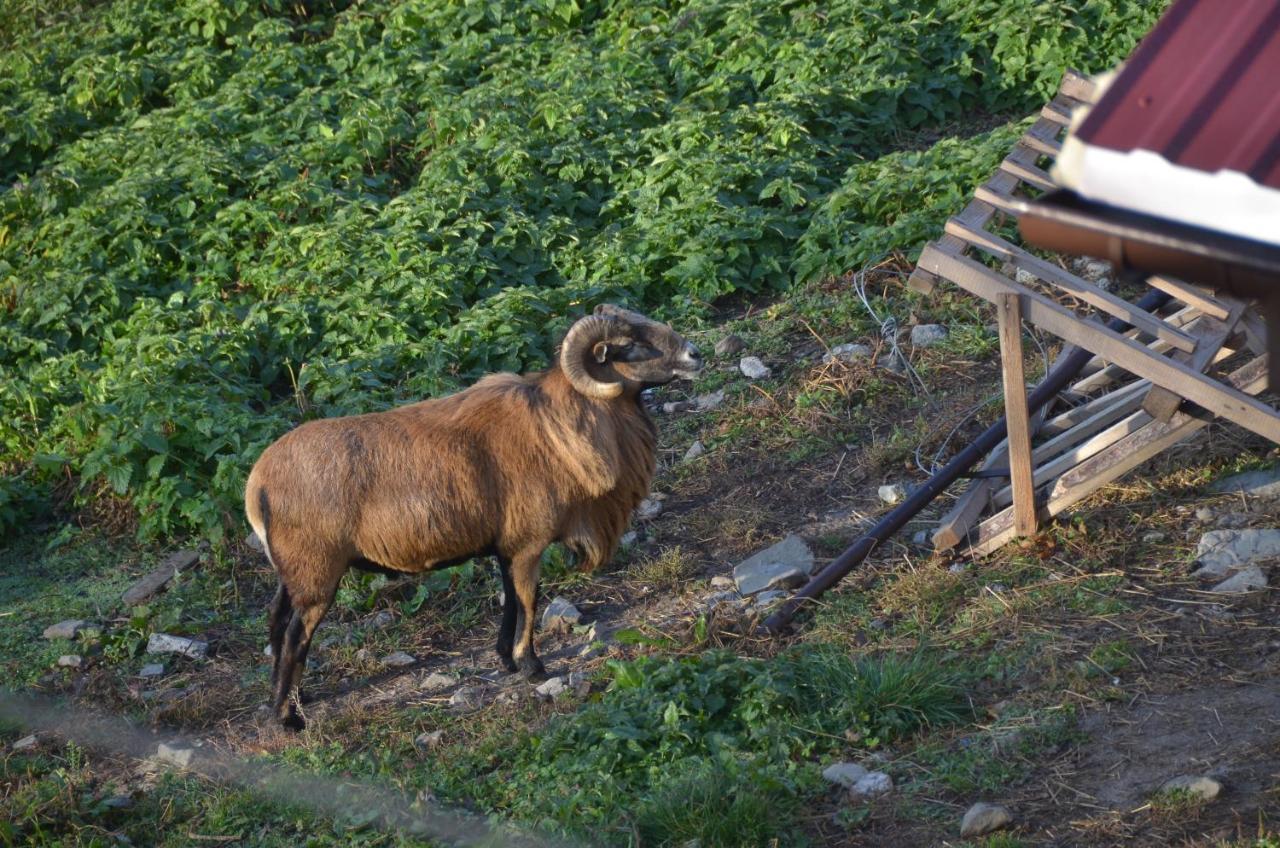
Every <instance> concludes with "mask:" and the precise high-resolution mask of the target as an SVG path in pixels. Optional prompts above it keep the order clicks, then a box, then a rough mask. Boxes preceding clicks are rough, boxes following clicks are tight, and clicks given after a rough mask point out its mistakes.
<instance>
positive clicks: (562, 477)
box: [245, 305, 702, 729]
mask: <svg viewBox="0 0 1280 848" xmlns="http://www.w3.org/2000/svg"><path fill="white" fill-rule="evenodd" d="M701 368H702V357H701V355H700V354H699V353H698V349H697V348H696V347H694V346H693V345H692V344H690V343H688V342H687V341H685V340H684V339H683V338H682V337H681V336H680V335H679V334H677V333H676V332H675V331H674V330H672V329H671V328H670V327H669V326H667V325H665V324H661V323H658V322H656V321H652V320H650V319H648V318H646V317H644V316H643V315H640V314H637V313H635V312H630V311H628V310H625V309H621V308H619V307H616V306H608V305H604V306H600V307H597V309H596V311H595V313H594V314H592V315H588V316H586V317H583V318H581V319H579V320H578V321H577V322H576V323H575V324H574V325H573V326H572V327H571V328H570V329H569V332H568V333H567V334H566V336H565V338H564V342H563V343H562V344H561V346H560V352H559V356H558V357H557V360H556V362H555V364H554V365H553V366H552V367H551V368H550V369H549V370H547V371H543V372H539V373H533V374H527V375H517V374H505V373H504V374H491V375H489V376H488V377H485V378H484V379H482V380H480V381H479V382H478V383H476V384H475V385H474V386H471V387H470V388H468V389H466V390H464V391H461V392H459V393H457V394H455V395H450V396H448V397H442V398H437V399H433V400H426V401H422V402H420V403H414V404H410V405H408V406H402V407H398V408H396V409H392V410H389V411H386V412H378V413H372V414H368V415H355V416H350V417H345V418H331V419H323V420H318V421H311V422H309V423H306V424H303V425H302V426H300V427H298V428H297V429H295V430H292V431H291V432H289V433H287V434H285V435H284V436H282V437H281V438H280V439H279V440H278V441H276V442H275V443H274V444H272V445H271V446H270V447H268V448H267V449H266V450H265V451H264V452H263V454H262V456H261V457H260V458H259V459H258V462H257V463H256V464H255V465H254V467H253V470H252V471H251V472H250V474H249V481H248V484H247V486H246V487H245V512H246V513H247V515H248V518H249V523H250V524H251V525H252V526H253V530H254V533H256V534H257V536H258V538H259V539H260V540H261V541H262V544H263V547H264V549H265V550H266V552H267V556H268V557H269V558H270V560H271V563H272V565H273V566H274V568H275V570H276V574H277V576H278V577H279V588H278V589H277V591H276V595H275V599H274V600H273V601H272V603H271V607H270V610H269V614H268V619H269V624H268V628H269V631H270V643H271V651H272V656H273V658H274V663H275V665H274V668H273V671H272V689H273V708H274V710H275V714H276V716H277V717H278V718H279V719H280V721H281V722H282V723H283V724H284V725H285V727H288V728H291V729H300V728H302V727H303V726H304V721H303V718H302V716H301V715H300V713H299V711H298V709H297V705H296V702H295V701H296V699H294V698H292V697H291V694H292V693H293V692H294V691H295V690H296V689H297V687H298V686H299V684H300V682H301V679H302V671H303V668H304V666H305V664H306V658H307V650H308V648H309V647H310V645H311V639H312V636H313V635H314V633H315V630H316V626H317V625H318V624H319V623H320V620H321V619H322V618H324V615H325V613H326V612H327V611H328V609H329V606H330V604H332V603H333V598H334V595H335V594H336V592H337V590H338V583H339V581H340V580H341V579H342V575H343V574H344V573H346V571H347V569H348V568H353V567H354V568H361V569H368V570H374V571H390V572H397V573H406V574H414V573H419V572H425V571H430V570H432V569H436V568H443V567H446V566H448V565H451V564H456V563H458V562H461V561H464V560H466V559H468V558H470V557H473V556H482V555H492V556H494V557H496V558H497V560H498V564H499V566H500V569H501V574H502V585H503V590H504V592H505V596H506V599H505V601H504V604H503V608H502V622H501V626H500V627H499V631H498V657H499V659H500V660H501V661H502V663H503V665H504V666H505V667H506V668H507V669H508V670H509V671H520V672H522V673H524V674H525V675H526V676H527V677H530V678H534V679H536V678H539V677H542V676H543V675H544V674H545V669H544V668H543V665H542V661H541V660H539V659H538V656H537V654H536V653H534V647H533V630H534V624H535V622H536V621H537V617H536V612H537V592H538V569H539V564H540V562H541V556H542V552H543V551H544V550H545V549H546V547H547V546H548V545H550V544H552V543H553V542H562V543H563V544H564V545H565V546H566V547H567V548H569V549H570V550H572V551H573V552H574V553H575V554H576V555H577V556H578V559H579V562H580V563H581V565H582V567H583V568H584V569H593V568H597V567H599V566H600V565H602V564H604V563H605V562H607V561H608V560H609V558H610V557H611V556H613V552H614V550H615V549H616V547H617V544H618V538H619V537H620V536H621V534H622V533H623V531H624V530H625V529H626V526H627V523H628V521H629V520H630V517H631V513H632V511H633V510H634V509H635V507H636V506H637V504H639V502H640V501H641V499H643V498H644V497H645V495H646V494H647V493H648V491H649V485H650V483H651V482H652V479H653V473H654V469H655V464H656V451H655V449H656V443H657V431H656V428H655V426H654V424H653V421H652V420H650V418H649V416H648V413H647V412H646V411H645V409H644V406H643V404H642V403H641V399H640V392H641V391H642V390H643V389H645V388H647V387H650V386H656V385H661V384H664V383H668V382H670V381H672V380H674V379H676V378H677V377H682V376H686V377H688V376H693V375H694V374H696V373H697V372H698V371H699V370H700V369H701ZM517 631H518V633H517Z"/></svg>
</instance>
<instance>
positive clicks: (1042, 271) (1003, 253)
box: [921, 218, 1196, 353]
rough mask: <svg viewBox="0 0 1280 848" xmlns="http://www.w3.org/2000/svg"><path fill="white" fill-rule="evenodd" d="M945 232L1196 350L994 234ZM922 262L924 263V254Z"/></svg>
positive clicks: (956, 228) (964, 227)
mask: <svg viewBox="0 0 1280 848" xmlns="http://www.w3.org/2000/svg"><path fill="white" fill-rule="evenodd" d="M944 229H945V231H946V232H947V234H948V235H953V236H955V237H956V238H959V239H963V240H964V241H967V242H968V243H969V244H971V245H973V246H974V247H976V248H978V249H979V250H982V251H984V252H986V253H989V254H991V255H992V256H994V257H996V258H997V259H1002V260H1004V261H1005V262H1012V263H1013V264H1014V265H1017V266H1018V267H1019V268H1023V269H1025V270H1026V271H1028V272H1030V273H1032V274H1035V275H1036V277H1037V278H1039V279H1041V280H1044V281H1045V282H1046V283H1051V284H1053V285H1054V286H1057V287H1058V288H1060V289H1062V290H1063V291H1065V292H1067V293H1068V294H1070V295H1072V296H1074V297H1078V298H1080V299H1081V300H1083V301H1084V302H1085V303H1088V304H1089V305H1091V306H1095V307H1097V308H1098V309H1100V310H1102V311H1103V312H1105V313H1107V314H1108V315H1111V316H1112V317H1115V318H1122V319H1124V320H1125V321H1127V322H1129V323H1130V324H1132V325H1133V326H1134V327H1137V328H1138V329H1139V330H1142V331H1143V332H1145V333H1150V334H1151V335H1153V336H1155V337H1156V338H1158V339H1160V340H1162V341H1165V342H1167V343H1169V344H1170V345H1172V346H1173V347H1175V348H1177V349H1178V350H1185V351H1187V352H1188V353H1189V352H1191V351H1193V350H1195V349H1196V340H1195V339H1193V338H1192V337H1191V336H1189V335H1187V334H1186V333H1184V332H1182V331H1181V330H1178V329H1175V328H1174V327H1170V326H1169V325H1168V324H1166V323H1165V322H1164V321H1161V320H1160V319H1159V318H1158V317H1156V316H1155V315H1152V314H1151V313H1150V312H1145V311H1143V310H1141V309H1138V308H1137V307H1136V306H1134V305H1133V304H1132V303H1129V302H1128V301H1127V300H1124V299H1123V298H1119V297H1116V296H1115V295H1113V294H1112V293H1111V292H1108V291H1103V290H1102V289H1100V288H1098V287H1097V286H1095V285H1093V284H1092V283H1089V282H1087V281H1085V280H1084V279H1083V278H1081V277H1077V276H1076V275H1075V274H1072V273H1071V272H1070V271H1065V270H1063V269H1062V268H1059V267H1058V266H1057V265H1054V264H1053V263H1052V262H1047V261H1045V260H1043V259H1041V258H1040V257H1038V256H1032V255H1031V254H1030V253H1027V252H1026V251H1025V250H1023V249H1022V248H1020V247H1018V246H1017V245H1014V244H1012V243H1011V242H1008V241H1005V240H1004V239H1002V238H1001V237H1000V236H998V235H996V234H995V233H989V232H987V231H986V230H980V229H975V228H974V227H972V226H970V225H968V224H967V223H966V222H964V221H962V220H960V219H959V218H952V219H951V220H949V221H947V223H946V227H945V228H944ZM921 258H922V259H923V254H922V255H921Z"/></svg>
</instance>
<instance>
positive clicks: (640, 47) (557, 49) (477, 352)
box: [0, 0, 1162, 537]
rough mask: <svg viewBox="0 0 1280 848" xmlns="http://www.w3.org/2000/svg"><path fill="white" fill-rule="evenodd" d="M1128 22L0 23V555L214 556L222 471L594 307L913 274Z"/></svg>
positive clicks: (521, 344)
mask: <svg viewBox="0 0 1280 848" xmlns="http://www.w3.org/2000/svg"><path fill="white" fill-rule="evenodd" d="M16 2H18V3H19V5H21V3H22V2H23V0H16ZM1161 6H1162V4H1160V3H1156V4H1148V3H1143V2H1139V1H1138V0H1090V2H1087V3H1083V4H1079V3H1068V2H1066V1H1065V0H1055V2H1042V0H1013V2H1000V3H997V2H995V0H991V1H990V2H987V0H942V2H933V0H930V2H925V0H917V2H900V0H873V2H865V0H840V2H817V0H810V2H794V3H784V4H779V3H777V2H767V0H749V2H712V3H697V4H694V3H677V2H671V3H665V2H657V0H636V2H630V3H603V2H582V1H581V0H579V2H574V1H573V0H546V2H538V3H525V2H519V0H487V2H467V3H459V2H451V3H440V2H435V1H434V0H431V1H430V2H428V0H404V2H394V3H393V2H389V0H371V2H363V3H359V4H347V3H345V2H340V0H331V1H330V2H316V3H310V2H309V3H305V4H302V3H294V2H289V0H253V2H250V0H185V2H178V3H176V4H175V3H172V2H168V0H164V1H163V2H162V0H114V2H107V3H103V4H95V3H87V2H86V3H84V4H83V6H82V5H81V4H79V3H76V2H73V0H60V2H58V3H55V4H54V5H52V6H50V7H49V8H48V9H47V10H46V11H45V12H43V13H42V15H40V16H36V17H37V18H38V20H39V21H41V23H39V24H38V25H32V24H30V23H29V22H25V21H27V17H26V16H23V15H10V16H6V17H7V19H6V20H5V21H4V22H0V43H3V44H4V45H5V49H4V50H3V51H0V186H4V188H3V189H0V369H2V370H3V372H4V379H3V380H0V412H2V413H3V414H0V447H2V448H3V457H2V458H0V463H3V467H4V470H5V475H4V477H3V478H2V479H0V528H3V529H4V530H6V531H7V530H12V529H13V528H15V527H16V526H20V525H21V523H22V522H23V517H24V516H27V515H30V514H31V513H32V512H33V511H36V510H38V509H39V507H38V505H39V504H40V503H42V502H43V501H44V500H45V499H46V497H47V490H48V487H49V483H50V481H51V480H53V479H54V478H55V477H67V476H69V477H70V478H71V479H73V480H75V481H78V484H79V489H78V491H79V492H80V497H81V498H93V497H96V496H99V495H106V494H112V495H114V496H116V497H120V498H124V499H126V500H127V501H128V502H129V503H131V504H132V506H133V508H134V509H136V511H137V513H138V515H139V519H140V520H139V525H138V526H139V529H140V532H141V533H142V535H143V536H148V537H151V536H156V535H159V534H165V533H201V534H206V535H209V536H217V535H219V534H220V533H222V532H223V531H224V530H225V529H226V528H227V527H228V526H229V523H230V522H234V521H236V520H238V519H234V518H232V516H233V515H235V514H236V506H235V504H236V500H237V499H238V497H239V491H240V486H241V484H242V482H243V475H244V473H245V471H246V469H247V468H248V467H249V460H250V458H251V457H252V456H253V455H254V454H255V453H256V452H257V450H258V449H260V448H261V447H262V446H263V445H265V444H267V443H268V442H269V441H270V440H271V439H272V438H273V437H275V436H278V435H279V434H280V432H282V431H283V430H284V429H285V428H287V427H289V426H291V425H294V424H296V423H297V422H299V421H301V420H303V419H305V418H306V417H308V416H312V415H329V414H337V413H344V412H357V411H365V410H371V409H379V408H382V407H385V406H386V405H388V404H391V403H395V402H397V401H401V400H404V399H408V398H415V397H421V396H423V395H427V394H433V393H438V392H441V391H445V390H447V389H450V388H452V387H456V386H458V385H461V384H463V383H465V382H467V381H469V380H471V379H474V378H475V377H476V376H478V375H479V374H481V373H483V372H485V371H488V370H492V369H497V368H522V367H529V366H537V365H539V364H541V363H543V362H545V360H546V358H547V356H548V354H549V353H550V350H551V346H552V344H553V343H554V339H555V337H556V334H557V333H558V332H559V331H561V330H562V329H563V328H564V327H566V326H567V325H568V324H569V322H570V321H571V320H572V319H573V317H574V316H576V315H578V314H580V313H582V312H583V311H586V310H587V309H589V308H590V307H591V306H592V305H594V303H595V302H598V301H599V300H601V299H604V298H612V299H619V300H628V301H630V302H632V303H633V304H634V305H636V306H641V307H644V308H646V309H647V310H648V311H650V312H652V313H654V314H656V315H657V316H659V317H663V318H672V317H674V314H675V313H685V314H689V313H696V312H698V311H699V310H700V309H702V308H703V306H704V305H705V304H706V303H708V302H709V301H712V300H714V299H715V298H718V297H720V296H722V295H725V294H728V293H731V292H767V291H774V290H781V289H784V288H786V287H788V286H790V285H792V284H793V283H795V282H798V281H800V282H803V281H807V280H810V279H814V278H819V277H822V276H825V275H830V274H835V273H842V272H844V271H846V270H848V269H850V268H854V267H857V266H858V265H860V264H861V263H862V262H865V261H867V260H868V259H870V258H873V257H875V256H878V255H880V254H881V253H883V252H885V251H886V250H888V249H890V248H895V247H903V248H907V247H910V245H912V244H914V243H918V242H919V241H922V240H923V239H925V238H926V237H927V236H928V235H930V234H931V233H932V232H934V231H935V230H936V228H937V227H938V226H939V225H940V224H941V222H942V221H943V220H944V219H945V216H946V215H947V214H948V213H949V212H951V211H952V210H954V209H955V208H957V207H958V206H959V205H960V203H961V202H962V199H963V197H964V196H965V195H966V194H967V193H968V192H969V191H970V190H971V188H972V186H973V184H974V183H975V182H976V181H978V180H979V179H980V178H981V176H982V175H983V174H985V173H987V172H989V171H990V170H991V169H992V168H993V167H994V166H995V165H996V163H997V162H998V161H999V159H1000V158H1001V156H1002V155H1003V154H1004V152H1005V150H1006V149H1007V147H1008V145H1009V144H1010V143H1011V141H1012V139H1013V138H1014V137H1015V136H1016V134H1017V131H1018V126H1019V125H1017V124H1013V125H1008V126H999V127H998V128H997V129H994V130H987V131H984V132H979V133H978V134H977V135H973V133H974V132H975V131H976V130H978V129H984V128H989V127H991V126H993V125H998V124H1000V123H1001V121H1002V120H1008V119H1010V118H1016V117H1019V116H1021V115H1022V114H1025V113H1026V112H1028V111H1030V110H1031V109H1033V108H1036V107H1038V106H1039V104H1040V103H1041V102H1042V101H1043V100H1044V98H1045V97H1046V96H1047V95H1048V94H1049V93H1050V92H1051V91H1052V90H1053V88H1054V87H1055V86H1056V84H1057V82H1058V79H1059V77H1060V76H1061V73H1062V71H1063V69H1064V68H1065V67H1066V66H1067V65H1074V66H1077V67H1080V68H1083V69H1086V70H1100V69H1103V68H1106V67H1108V66H1110V65H1112V64H1114V63H1115V62H1116V61H1117V60H1119V59H1120V58H1122V57H1123V56H1125V55H1126V54H1127V53H1128V52H1129V51H1130V50H1131V49H1132V47H1133V45H1134V43H1135V42H1136V40H1137V39H1138V38H1139V37H1140V36H1141V35H1142V34H1143V33H1145V32H1146V31H1147V29H1149V27H1150V26H1151V24H1152V23H1153V22H1154V20H1155V18H1156V16H1157V15H1158V13H1159V11H1160V7H1161ZM993 116H994V119H993ZM940 137H942V138H944V140H942V141H940V142H938V143H936V144H931V145H925V144H924V143H923V141H922V140H923V139H926V138H927V139H931V140H932V139H936V138H940ZM922 147H924V148H926V149H920V148H922ZM33 505H37V506H33Z"/></svg>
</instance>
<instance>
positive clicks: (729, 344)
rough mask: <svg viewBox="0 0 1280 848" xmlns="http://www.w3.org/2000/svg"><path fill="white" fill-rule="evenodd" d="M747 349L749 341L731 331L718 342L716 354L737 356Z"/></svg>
mask: <svg viewBox="0 0 1280 848" xmlns="http://www.w3.org/2000/svg"><path fill="white" fill-rule="evenodd" d="M746 349H747V343H746V342H744V341H743V340H742V337H741V336H738V335H735V334H734V333H730V334H729V335H727V336H725V337H724V338H723V339H721V340H720V341H718V342H716V356H722V357H724V356H737V355H738V354H740V353H742V352H743V351H744V350H746Z"/></svg>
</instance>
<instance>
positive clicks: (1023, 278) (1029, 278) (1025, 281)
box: [1013, 268, 1040, 286]
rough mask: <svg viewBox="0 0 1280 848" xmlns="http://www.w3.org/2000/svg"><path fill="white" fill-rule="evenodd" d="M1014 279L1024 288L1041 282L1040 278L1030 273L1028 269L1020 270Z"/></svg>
mask: <svg viewBox="0 0 1280 848" xmlns="http://www.w3.org/2000/svg"><path fill="white" fill-rule="evenodd" d="M1013 278H1014V279H1015V280H1017V281H1018V282H1019V283H1022V285H1024V286H1031V285H1035V284H1036V283H1037V282H1039V279H1040V278H1039V277H1037V276H1036V275H1035V274H1033V273H1031V272H1030V271H1028V270H1027V269H1026V268H1018V269H1016V270H1014V272H1013Z"/></svg>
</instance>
